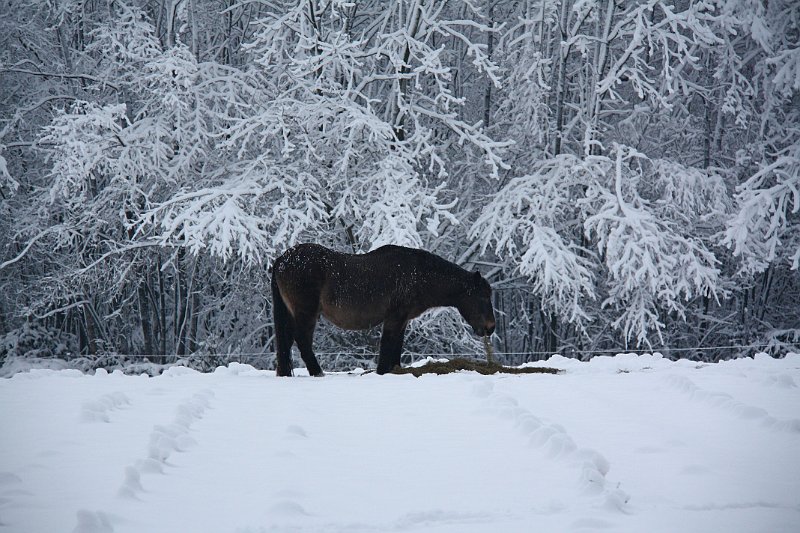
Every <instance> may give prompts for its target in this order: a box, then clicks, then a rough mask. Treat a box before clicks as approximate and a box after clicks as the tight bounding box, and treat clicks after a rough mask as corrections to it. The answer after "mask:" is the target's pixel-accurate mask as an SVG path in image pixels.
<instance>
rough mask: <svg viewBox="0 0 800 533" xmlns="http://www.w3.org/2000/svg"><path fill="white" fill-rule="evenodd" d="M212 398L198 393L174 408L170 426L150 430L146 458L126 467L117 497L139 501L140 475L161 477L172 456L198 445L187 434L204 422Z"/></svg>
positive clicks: (204, 391)
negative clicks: (200, 421)
mask: <svg viewBox="0 0 800 533" xmlns="http://www.w3.org/2000/svg"><path fill="white" fill-rule="evenodd" d="M213 397H214V393H213V392H212V391H210V390H203V391H201V392H198V393H196V394H194V395H193V396H192V397H191V398H189V399H188V400H186V401H184V402H183V403H182V404H180V405H179V406H178V407H177V409H176V411H175V419H174V421H173V422H172V423H170V424H167V425H156V426H154V427H153V431H152V432H151V433H150V442H149V445H148V447H147V456H146V457H145V458H143V459H139V460H138V461H136V463H135V464H133V465H129V466H127V467H125V472H124V476H123V481H122V485H121V486H120V488H119V491H118V495H119V496H121V497H123V498H131V499H139V494H141V493H142V492H145V489H144V487H143V485H142V480H141V477H142V474H154V473H155V474H163V473H164V472H165V470H164V469H165V467H166V466H168V464H169V463H168V460H169V458H170V456H171V455H172V454H173V453H175V452H184V451H186V450H188V449H189V448H191V447H192V446H194V445H195V444H197V443H196V442H195V440H194V439H193V438H192V437H191V435H189V432H190V430H191V427H192V424H193V423H194V422H195V421H197V420H199V419H200V418H203V415H204V414H205V411H206V410H207V409H208V408H209V405H210V399H211V398H213Z"/></svg>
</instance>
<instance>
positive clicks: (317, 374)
mask: <svg viewBox="0 0 800 533" xmlns="http://www.w3.org/2000/svg"><path fill="white" fill-rule="evenodd" d="M311 377H315V378H324V377H325V372H323V371H322V370H320V371H319V372H318V373H316V374H311Z"/></svg>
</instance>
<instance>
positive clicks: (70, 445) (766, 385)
mask: <svg viewBox="0 0 800 533" xmlns="http://www.w3.org/2000/svg"><path fill="white" fill-rule="evenodd" d="M546 364H547V365H548V366H555V367H558V368H561V369H564V370H565V372H564V373H562V374H560V375H501V376H480V375H477V374H473V373H459V374H454V375H447V376H424V377H422V378H419V379H417V378H414V377H412V376H408V375H405V376H393V375H389V376H377V375H375V374H366V375H359V374H329V375H328V376H326V377H324V378H322V379H316V378H308V377H299V378H294V379H285V378H282V379H276V378H275V377H274V374H273V373H272V372H265V371H257V370H254V369H253V368H252V367H249V366H244V365H238V364H232V365H230V366H229V367H227V368H219V369H217V371H216V372H214V373H210V374H199V373H197V372H194V371H191V370H188V369H184V368H173V369H171V370H169V371H167V372H166V373H165V374H164V375H162V376H160V377H156V378H150V377H145V376H138V377H132V376H125V375H122V374H121V373H114V374H108V373H106V372H103V371H98V372H97V373H96V374H95V375H82V374H80V373H79V372H77V371H71V370H63V371H52V370H35V371H32V372H28V373H23V374H17V375H15V376H14V377H13V378H11V379H4V380H0V405H2V411H0V427H2V437H0V524H2V527H0V532H15V533H16V532H19V533H38V532H41V533H54V532H70V531H74V532H78V533H95V532H104V533H106V532H115V533H122V532H137V533H141V532H147V533H155V532H165V533H166V532H169V533H176V532H191V533H196V532H209V533H212V532H213V533H220V532H236V533H259V532H263V531H345V532H349V531H413V532H422V531H431V532H434V531H435V532H459V533H461V532H517V531H519V532H531V531H542V532H553V531H596V530H597V531H626V532H676V531H680V532H716V531H719V532H726V533H730V532H739V531H741V532H770V533H772V532H797V531H800V388H798V384H800V355H798V354H790V355H789V356H787V357H786V358H785V359H781V360H773V359H770V358H768V357H766V356H757V357H756V358H755V359H743V360H736V361H731V362H724V363H719V364H712V365H705V364H697V363H693V362H689V361H681V362H676V363H672V362H669V361H667V360H664V359H661V358H660V357H658V356H639V357H637V356H632V355H619V356H616V357H597V358H595V359H593V360H592V361H591V362H590V363H580V362H575V361H572V360H568V359H563V358H560V357H554V358H552V359H551V360H550V361H548V362H547V363H546ZM298 373H300V372H298Z"/></svg>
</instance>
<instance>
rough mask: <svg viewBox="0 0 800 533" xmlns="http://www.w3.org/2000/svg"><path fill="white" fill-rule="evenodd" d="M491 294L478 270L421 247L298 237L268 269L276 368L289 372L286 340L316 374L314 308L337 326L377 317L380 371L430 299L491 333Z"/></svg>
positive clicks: (393, 359)
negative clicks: (344, 249) (337, 245)
mask: <svg viewBox="0 0 800 533" xmlns="http://www.w3.org/2000/svg"><path fill="white" fill-rule="evenodd" d="M491 297H492V289H491V287H490V286H489V283H488V282H487V281H486V280H485V279H483V277H482V276H481V275H480V273H479V272H468V271H466V270H464V269H463V268H461V267H459V266H457V265H455V264H453V263H451V262H449V261H445V260H444V259H442V258H441V257H438V256H436V255H433V254H432V253H429V252H425V251H423V250H415V249H413V248H404V247H402V246H383V247H381V248H378V249H377V250H374V251H372V252H369V253H366V254H356V255H354V254H343V253H338V252H334V251H333V250H329V249H327V248H325V247H323V246H319V245H316V244H300V245H298V246H295V247H294V248H291V249H290V250H288V251H287V252H286V253H284V254H283V255H282V256H280V257H279V258H278V259H277V260H276V261H275V264H274V265H273V270H272V306H273V307H272V309H273V315H274V319H275V344H276V347H277V350H276V352H277V354H276V356H277V360H278V362H277V375H279V376H291V375H292V358H291V350H292V343H293V342H297V347H298V348H300V355H301V356H302V358H303V361H304V362H305V364H306V368H308V372H309V374H311V375H312V376H321V375H323V372H322V369H321V368H320V366H319V362H317V358H316V357H315V356H314V351H313V349H312V339H313V336H314V328H315V327H316V325H317V320H318V319H319V316H320V314H322V315H323V316H325V318H327V319H328V320H330V321H331V322H332V323H334V324H336V325H337V326H339V327H340V328H343V329H368V328H371V327H374V326H377V325H378V324H381V323H383V334H382V335H381V346H380V353H379V355H378V374H385V373H386V372H389V371H391V370H392V369H393V368H394V367H395V366H397V365H399V364H400V354H401V352H402V348H403V334H404V333H405V329H406V325H407V324H408V322H409V321H410V320H411V319H413V318H416V317H418V316H419V315H421V314H422V313H424V312H425V311H426V310H428V309H430V308H431V307H455V308H456V309H458V312H459V313H461V316H462V317H464V320H466V321H467V323H468V324H469V325H470V326H472V329H473V330H474V331H475V334H476V335H480V336H483V335H491V334H492V333H493V332H494V325H495V322H494V311H493V309H492V301H491Z"/></svg>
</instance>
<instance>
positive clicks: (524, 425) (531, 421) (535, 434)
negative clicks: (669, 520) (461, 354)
mask: <svg viewBox="0 0 800 533" xmlns="http://www.w3.org/2000/svg"><path fill="white" fill-rule="evenodd" d="M472 392H473V394H474V395H475V396H477V397H479V398H483V399H484V400H485V401H486V403H487V407H486V409H487V411H488V412H490V413H491V414H494V415H496V416H500V417H502V418H504V419H508V420H509V421H511V423H512V424H513V425H514V426H515V427H516V429H517V431H518V432H519V433H521V434H523V435H524V436H526V437H527V438H528V443H529V445H530V446H532V447H535V448H538V449H540V450H541V451H542V452H543V453H544V454H545V455H546V456H547V457H548V458H550V459H557V460H562V461H564V462H565V463H566V464H568V465H570V466H571V467H572V468H573V469H575V470H576V471H577V479H578V482H579V484H580V487H581V491H582V492H583V493H584V494H585V495H588V496H598V497H600V498H601V501H602V506H603V507H605V508H607V509H609V510H615V511H622V512H625V510H626V509H625V506H626V504H627V501H628V495H627V494H626V493H625V492H624V491H622V490H620V489H619V488H618V487H614V486H613V485H612V484H611V483H610V482H609V481H608V480H607V479H606V475H607V474H608V472H609V469H610V465H609V462H608V461H607V460H606V459H605V457H603V456H602V455H601V454H600V453H598V452H596V451H594V450H591V449H587V448H579V447H578V445H577V444H576V443H575V441H574V440H573V439H572V437H570V435H569V434H568V433H567V431H566V430H565V429H564V428H563V427H562V426H560V425H558V424H552V423H548V422H544V421H542V420H540V419H539V418H538V417H536V416H535V415H534V414H533V413H531V412H530V411H528V410H527V409H525V408H523V407H520V406H519V403H518V402H517V400H516V399H515V398H514V397H513V396H511V395H509V394H505V393H498V392H495V391H494V385H493V383H492V382H491V381H489V380H482V381H480V382H478V383H476V384H474V385H473V389H472Z"/></svg>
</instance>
